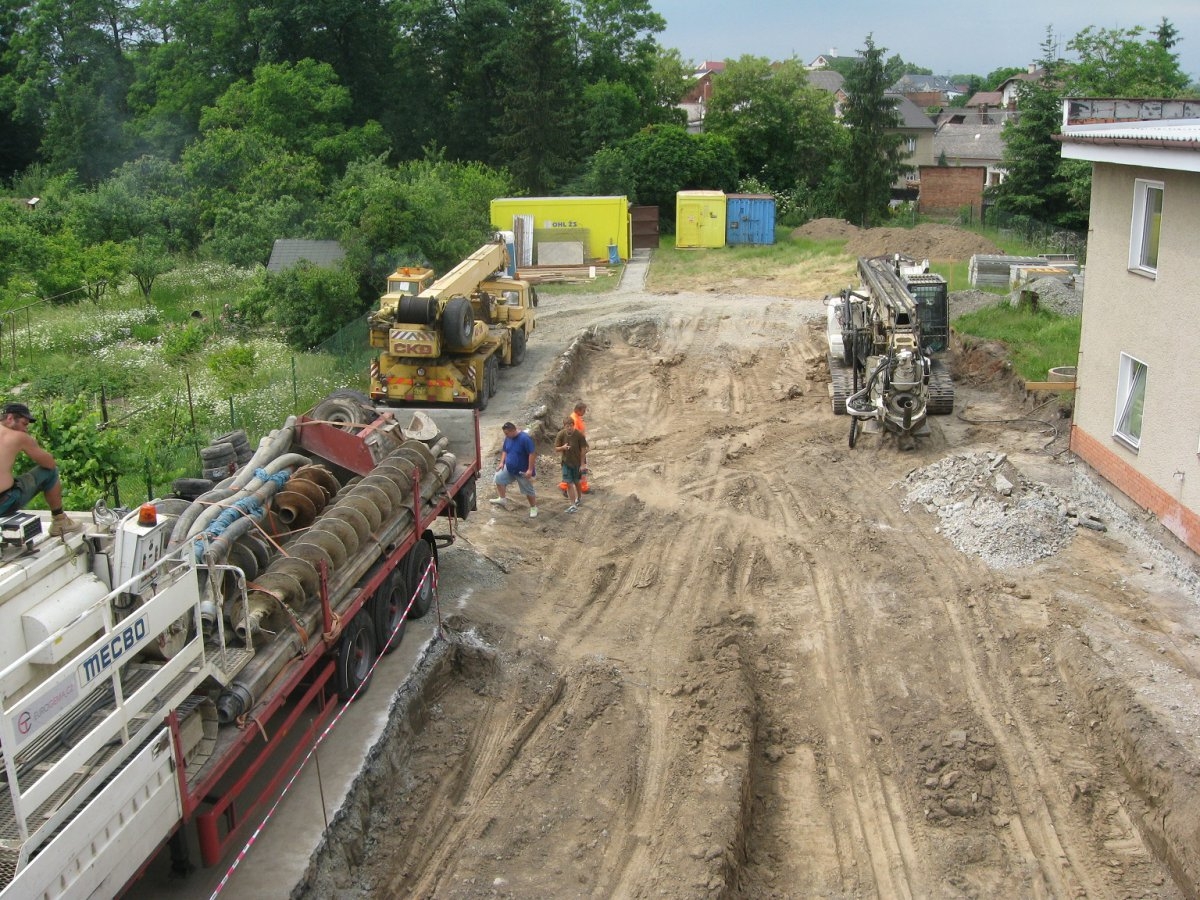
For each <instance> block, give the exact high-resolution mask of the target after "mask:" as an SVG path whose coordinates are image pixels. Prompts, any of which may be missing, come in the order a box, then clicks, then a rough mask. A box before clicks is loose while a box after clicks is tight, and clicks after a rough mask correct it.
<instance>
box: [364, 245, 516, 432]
mask: <svg viewBox="0 0 1200 900" xmlns="http://www.w3.org/2000/svg"><path fill="white" fill-rule="evenodd" d="M509 263H510V260H509V254H508V247H507V245H506V244H505V243H504V242H503V241H499V240H497V241H495V242H492V243H488V244H484V245H483V246H482V247H480V248H479V249H478V250H476V251H475V252H474V253H472V254H471V255H470V256H468V257H467V258H466V259H464V260H463V261H462V262H461V263H459V264H458V265H457V266H455V267H454V268H453V269H451V270H450V271H449V272H447V273H446V274H445V275H443V276H442V277H441V278H439V279H437V280H436V281H433V282H432V283H429V282H428V280H427V279H428V278H431V277H432V272H430V270H429V269H414V268H409V269H398V270H397V271H396V272H394V273H393V274H392V275H391V276H390V277H389V278H388V292H387V293H386V294H384V295H383V298H382V299H381V300H380V304H379V310H378V311H377V312H375V313H373V314H372V315H371V319H370V329H371V346H372V347H376V348H378V349H379V350H381V351H382V352H381V353H380V354H379V356H378V357H377V358H376V359H374V360H373V361H372V362H371V389H370V393H371V399H372V400H373V401H375V402H376V403H386V404H389V405H391V406H426V405H429V404H432V403H446V404H453V405H456V406H459V405H463V406H474V407H475V408H477V409H481V410H482V409H486V408H487V405H488V400H489V399H490V398H491V397H492V395H493V394H495V393H496V386H497V382H498V380H499V376H500V366H516V365H520V363H521V361H522V360H523V359H524V358H525V345H526V342H527V340H528V337H529V333H530V332H531V331H533V328H534V321H535V319H534V309H535V308H536V307H537V293H536V292H535V290H534V288H533V286H532V285H530V284H529V283H528V282H527V281H522V280H520V279H518V278H514V277H510V274H511V273H510V272H509Z"/></svg>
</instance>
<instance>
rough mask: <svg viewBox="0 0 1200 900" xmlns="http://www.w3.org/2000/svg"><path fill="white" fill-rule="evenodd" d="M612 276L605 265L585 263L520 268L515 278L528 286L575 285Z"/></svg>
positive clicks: (610, 270)
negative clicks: (525, 282) (520, 279)
mask: <svg viewBox="0 0 1200 900" xmlns="http://www.w3.org/2000/svg"><path fill="white" fill-rule="evenodd" d="M612 274H613V272H612V269H610V268H609V267H608V266H607V265H591V264H587V263H585V264H584V265H580V266H522V267H521V271H520V272H518V273H517V277H518V278H523V279H524V280H525V281H528V282H529V283H530V284H548V283H559V284H577V283H579V282H586V281H591V280H592V279H593V278H604V277H607V276H609V275H612Z"/></svg>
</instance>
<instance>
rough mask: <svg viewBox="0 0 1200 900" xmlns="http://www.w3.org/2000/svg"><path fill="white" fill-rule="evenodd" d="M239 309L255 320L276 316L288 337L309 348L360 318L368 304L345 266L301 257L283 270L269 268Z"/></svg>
mask: <svg viewBox="0 0 1200 900" xmlns="http://www.w3.org/2000/svg"><path fill="white" fill-rule="evenodd" d="M239 309H240V310H241V311H242V312H243V314H245V315H246V316H247V317H248V318H250V319H251V321H255V320H257V321H261V320H263V319H264V318H269V319H270V320H272V321H273V322H274V323H275V325H276V327H277V328H278V329H279V330H280V332H281V333H282V335H283V338H284V340H286V341H287V342H288V344H289V345H291V346H292V347H294V348H295V349H297V350H308V349H310V348H312V347H315V346H316V345H317V344H319V343H321V341H323V340H325V339H326V338H327V337H329V336H330V335H331V334H333V333H334V332H336V331H337V330H338V329H339V328H342V327H343V326H345V325H348V324H349V323H350V322H352V321H353V320H354V319H356V318H358V317H359V316H360V315H362V314H363V313H364V312H366V309H367V307H366V306H365V305H364V304H363V303H362V301H361V300H360V299H359V298H358V291H357V283H356V281H355V278H354V276H353V275H352V274H350V273H349V272H347V271H346V270H345V269H344V268H336V269H325V268H321V267H320V266H314V265H313V264H312V263H309V262H307V261H301V262H299V263H297V264H296V265H294V266H292V267H291V268H290V269H286V270H284V271H283V272H268V271H266V270H263V271H262V272H261V273H260V274H259V276H258V277H257V278H256V280H255V281H254V283H253V284H252V285H251V287H250V289H249V290H248V291H247V292H246V295H245V297H244V298H243V299H242V301H241V302H240V303H239Z"/></svg>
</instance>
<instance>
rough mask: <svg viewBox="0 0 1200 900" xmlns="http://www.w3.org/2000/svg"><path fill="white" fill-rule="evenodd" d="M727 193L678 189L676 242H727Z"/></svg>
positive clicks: (685, 244) (710, 244) (699, 244)
mask: <svg viewBox="0 0 1200 900" xmlns="http://www.w3.org/2000/svg"><path fill="white" fill-rule="evenodd" d="M725 209H726V200H725V194H724V193H723V192H722V191H679V192H678V193H677V194H676V195H675V246H676V247H686V248H695V247H724V246H725V228H726V222H725Z"/></svg>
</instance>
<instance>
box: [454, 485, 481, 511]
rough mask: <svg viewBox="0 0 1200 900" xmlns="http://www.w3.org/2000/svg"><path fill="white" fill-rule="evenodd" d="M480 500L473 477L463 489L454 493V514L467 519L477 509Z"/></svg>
mask: <svg viewBox="0 0 1200 900" xmlns="http://www.w3.org/2000/svg"><path fill="white" fill-rule="evenodd" d="M477 503H478V500H477V498H476V492H475V479H474V478H472V479H471V480H470V481H468V482H467V483H466V484H464V485H463V486H462V490H461V491H459V492H458V493H457V494H455V495H454V514H455V515H456V516H458V517H459V518H460V519H465V518H466V517H467V516H468V515H469V514H470V513H472V512H473V511H474V510H475V509H477V508H478V507H477Z"/></svg>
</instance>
